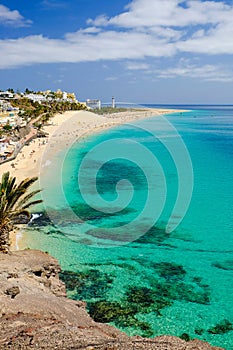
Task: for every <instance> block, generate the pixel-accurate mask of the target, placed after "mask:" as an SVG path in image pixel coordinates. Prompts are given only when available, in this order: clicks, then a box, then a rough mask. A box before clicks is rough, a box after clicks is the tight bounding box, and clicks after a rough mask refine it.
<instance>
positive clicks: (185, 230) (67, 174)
mask: <svg viewBox="0 0 233 350" xmlns="http://www.w3.org/2000/svg"><path fill="white" fill-rule="evenodd" d="M185 108H186V109H187V108H188V106H185ZM232 118H233V108H232V107H227V108H226V107H225V108H223V107H221V108H220V107H218V108H216V107H213V108H211V107H208V108H207V109H202V110H201V109H200V110H192V111H190V112H187V113H182V114H180V113H178V114H173V115H170V116H167V120H169V122H170V123H171V124H172V126H173V127H174V128H175V129H173V128H172V127H171V126H170V125H169V124H167V122H166V121H164V120H163V119H160V118H152V119H148V120H146V121H139V122H138V123H137V124H136V125H135V124H131V125H126V126H121V127H118V128H115V129H112V130H109V131H105V132H104V133H102V134H99V135H94V136H92V137H88V138H86V139H84V140H83V141H82V142H80V141H79V142H78V143H76V144H74V145H73V147H72V149H70V150H69V152H68V153H67V154H63V153H60V154H59V155H57V156H56V158H55V159H54V160H53V162H52V166H51V167H50V168H51V171H50V170H48V171H47V172H46V173H45V175H44V178H43V179H42V180H41V185H42V187H43V188H45V190H44V191H43V198H44V201H45V206H46V210H47V212H48V214H49V218H46V217H45V216H40V217H39V218H38V219H37V220H34V222H33V224H32V225H31V226H30V227H29V228H28V230H27V231H28V233H27V234H26V242H27V243H26V244H27V245H28V246H29V247H31V248H40V249H43V250H45V251H48V252H49V253H50V254H52V255H54V256H55V257H57V258H58V259H59V261H60V263H61V265H62V268H63V274H62V278H63V279H64V280H65V281H66V283H67V287H68V291H69V295H70V296H71V297H73V298H77V299H83V300H86V301H87V303H88V307H89V310H90V313H91V314H92V316H93V317H94V318H95V319H96V320H98V321H103V322H110V323H112V324H115V325H116V326H117V327H118V328H120V329H122V330H124V331H125V332H127V333H128V334H141V335H144V336H153V335H160V334H172V335H177V336H181V335H182V334H183V333H186V335H184V337H187V335H188V336H190V337H191V338H194V337H195V338H199V339H203V340H207V341H209V342H210V343H211V344H213V345H218V346H222V347H225V348H226V349H233V326H232V324H233V302H232V290H233V278H232V277H233V235H232V232H233V223H232V207H233V206H232V204H233V203H232V202H233V186H232V179H233V137H232V136H233V123H232V120H233V119H232ZM176 130H177V131H176ZM177 132H178V134H177ZM179 135H180V136H179ZM138 144H139V145H140V146H139V147H138ZM184 145H185V146H186V148H185V147H184ZM135 147H136V148H135ZM187 150H188V152H189V155H190V158H191V162H192V169H193V175H194V180H193V181H192V176H191V175H192V174H191V173H190V164H189V158H188V156H187V152H186V151H187ZM85 157H88V159H87V160H86V162H85V164H84V163H83V162H82V161H83V159H84V158H85ZM85 159H86V158H85ZM122 179H124V181H121V180H122ZM126 180H127V181H126ZM117 183H118V186H116V185H117ZM192 185H193V193H192V199H191V203H190V206H189V207H188V202H189V191H190V189H191V188H192ZM177 198H179V206H177V207H176V210H175V212H173V208H174V206H175V203H176V201H177ZM186 207H188V210H187V213H186V215H185V210H186ZM145 208H146V209H145ZM38 210H39V209H38ZM171 215H172V220H171V222H170V224H171V225H172V226H171V225H170V226H169V227H172V228H174V227H175V225H176V224H177V223H178V222H179V221H180V220H181V219H182V216H183V215H185V216H184V218H183V220H182V221H181V223H180V224H179V225H178V227H176V228H175V229H174V230H169V229H168V226H167V224H168V222H169V218H170V216H171ZM138 217H139V219H138ZM49 219H52V222H50V221H49ZM67 271H68V272H67Z"/></svg>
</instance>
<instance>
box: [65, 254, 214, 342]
mask: <svg viewBox="0 0 233 350" xmlns="http://www.w3.org/2000/svg"><path fill="white" fill-rule="evenodd" d="M141 263H144V261H141ZM94 265H95V267H98V264H91V268H89V269H88V268H87V267H86V269H85V270H84V271H82V272H74V271H63V272H62V273H61V275H60V277H61V279H62V280H63V281H64V282H65V284H66V286H67V289H68V292H69V295H70V297H72V298H74V299H81V300H85V301H86V302H87V306H88V310H89V313H90V315H91V316H92V317H93V319H94V320H95V321H98V322H111V323H113V324H114V325H116V326H117V327H119V328H121V329H122V330H125V329H128V330H129V329H130V328H133V331H134V332H135V333H137V334H140V335H142V336H145V337H150V336H153V334H154V331H153V329H152V328H151V326H150V324H149V323H148V322H146V321H142V319H143V315H145V314H149V313H151V314H154V317H160V316H161V315H162V311H163V309H164V308H166V307H169V306H171V305H172V304H173V303H174V302H175V301H185V302H192V303H198V304H205V305H208V304H209V302H210V290H209V286H208V285H206V284H204V283H202V281H201V278H199V277H195V278H193V279H192V280H191V281H189V280H188V278H186V271H185V270H184V267H183V266H181V265H177V264H176V263H171V262H161V263H156V264H155V263H149V262H147V264H146V265H147V266H145V267H146V268H149V267H150V268H151V269H153V271H154V274H153V275H151V276H150V277H149V276H147V280H146V282H147V287H146V286H144V285H143V284H142V285H141V286H140V285H132V284H128V285H126V286H122V297H121V298H120V299H119V298H118V299H117V300H114V299H111V298H110V297H109V291H110V289H111V288H112V284H113V283H114V279H115V277H116V275H115V274H114V273H113V274H111V275H109V274H108V273H106V272H101V271H100V270H98V269H93V266H94ZM100 265H102V264H99V266H100ZM108 265H109V266H111V265H112V264H111V262H109V264H108V263H105V266H108ZM114 266H115V267H118V268H122V267H123V268H124V269H129V270H132V269H134V273H136V274H139V275H140V276H139V277H140V278H141V280H142V281H144V279H145V276H146V275H148V273H147V271H146V268H145V270H142V269H140V270H137V269H136V268H135V267H133V266H132V265H131V264H129V263H128V264H118V265H117V264H114Z"/></svg>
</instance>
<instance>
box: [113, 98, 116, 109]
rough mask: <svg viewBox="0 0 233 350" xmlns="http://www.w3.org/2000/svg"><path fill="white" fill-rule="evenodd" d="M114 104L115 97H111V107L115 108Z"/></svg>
mask: <svg viewBox="0 0 233 350" xmlns="http://www.w3.org/2000/svg"><path fill="white" fill-rule="evenodd" d="M115 107H116V104H115V97H112V108H115Z"/></svg>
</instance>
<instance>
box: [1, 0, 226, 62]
mask: <svg viewBox="0 0 233 350" xmlns="http://www.w3.org/2000/svg"><path fill="white" fill-rule="evenodd" d="M184 5H185V6H184ZM1 16H2V17H1ZM1 18H2V22H3V18H4V21H5V23H18V24H19V23H21V24H22V23H24V24H25V20H24V18H23V17H22V16H21V15H20V14H19V12H18V11H11V10H9V9H8V8H6V7H5V6H3V5H0V19H1ZM232 18H233V4H232V5H227V4H226V3H224V1H223V0H222V1H201V0H190V1H182V0H163V1H161V0H133V1H131V2H130V4H129V5H128V6H127V7H126V9H124V12H122V13H121V14H119V15H118V16H114V17H111V18H108V17H107V16H105V15H101V16H99V17H97V18H96V19H89V20H88V21H87V22H88V26H87V27H86V28H84V29H80V30H78V31H77V32H73V33H67V34H65V35H64V37H63V38H61V39H49V38H46V37H44V36H42V35H37V36H35V35H34V36H26V37H24V38H18V39H14V40H13V39H12V40H0V52H1V55H0V68H11V67H18V66H23V65H31V64H36V63H68V62H69V63H77V62H88V61H89V62H91V61H93V62H94V61H99V60H127V62H129V61H133V60H135V65H134V66H133V65H132V63H131V66H130V64H127V66H128V69H146V67H147V62H146V58H147V57H150V58H156V57H158V58H159V57H171V56H174V55H175V54H177V53H182V52H188V53H190V54H192V53H199V54H207V55H216V54H228V55H231V54H233V40H232V37H233V22H232ZM143 60H145V61H143ZM139 61H141V62H140V64H141V66H138V62H139ZM142 64H144V68H143V66H142ZM140 67H141V68H140Z"/></svg>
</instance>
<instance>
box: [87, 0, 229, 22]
mask: <svg viewBox="0 0 233 350" xmlns="http://www.w3.org/2000/svg"><path fill="white" fill-rule="evenodd" d="M184 3H185V5H186V6H185V7H184V6H182V4H184ZM127 10H128V11H125V12H123V13H121V14H120V15H118V16H115V17H112V18H107V17H106V16H99V17H97V18H96V19H95V20H92V21H91V23H92V24H93V25H96V26H98V25H105V26H107V25H109V24H111V25H116V26H119V27H124V28H136V27H137V28H138V27H145V28H147V27H151V26H163V27H173V26H175V27H185V26H190V25H197V24H207V23H219V21H221V20H223V19H225V17H226V15H228V18H230V17H231V15H230V14H229V11H232V7H230V6H229V5H226V4H225V3H224V2H223V1H220V2H215V1H204V2H203V1H201V0H193V1H183V0H163V1H161V0H133V1H132V2H131V3H130V4H129V5H128V6H127ZM89 22H90V20H89Z"/></svg>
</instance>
